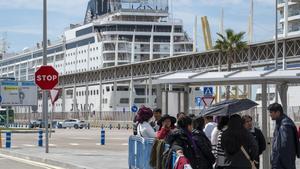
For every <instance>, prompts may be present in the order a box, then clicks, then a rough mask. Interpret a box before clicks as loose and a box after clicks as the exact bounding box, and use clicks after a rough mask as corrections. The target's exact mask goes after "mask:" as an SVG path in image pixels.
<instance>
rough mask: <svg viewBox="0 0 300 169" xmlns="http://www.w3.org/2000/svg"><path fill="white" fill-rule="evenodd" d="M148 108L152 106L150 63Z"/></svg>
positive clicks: (150, 72)
mask: <svg viewBox="0 0 300 169" xmlns="http://www.w3.org/2000/svg"><path fill="white" fill-rule="evenodd" d="M148 97H149V99H148V106H150V107H152V106H153V104H152V103H153V95H152V69H151V62H150V63H149V94H148Z"/></svg>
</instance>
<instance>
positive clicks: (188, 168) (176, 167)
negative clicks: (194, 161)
mask: <svg viewBox="0 0 300 169" xmlns="http://www.w3.org/2000/svg"><path fill="white" fill-rule="evenodd" d="M180 160H183V161H185V163H184V165H183V166H179V165H178V164H179V161H180ZM181 167H182V168H181ZM173 169H193V168H192V166H191V164H189V162H188V160H187V159H186V157H184V156H183V155H179V156H178V157H177V158H176V161H175V164H174V167H173Z"/></svg>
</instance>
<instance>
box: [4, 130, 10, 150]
mask: <svg viewBox="0 0 300 169" xmlns="http://www.w3.org/2000/svg"><path fill="white" fill-rule="evenodd" d="M5 147H6V148H11V132H10V131H9V132H6V144H5Z"/></svg>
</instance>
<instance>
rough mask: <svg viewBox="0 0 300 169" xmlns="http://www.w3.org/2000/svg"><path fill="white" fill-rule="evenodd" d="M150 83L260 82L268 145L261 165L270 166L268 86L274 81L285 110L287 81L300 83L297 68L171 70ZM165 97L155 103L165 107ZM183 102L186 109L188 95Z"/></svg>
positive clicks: (263, 123) (245, 83)
mask: <svg viewBox="0 0 300 169" xmlns="http://www.w3.org/2000/svg"><path fill="white" fill-rule="evenodd" d="M153 84H155V85H156V86H157V88H158V89H160V90H157V91H160V92H161V91H162V90H161V88H162V87H163V86H165V85H182V86H185V88H186V89H188V88H189V87H190V86H205V85H211V86H228V85H261V90H262V91H261V97H262V99H261V100H262V103H261V106H262V111H261V123H260V127H261V129H262V132H263V134H264V136H265V138H266V141H267V148H266V150H265V151H264V153H263V160H262V162H263V168H266V169H267V168H270V151H271V141H270V138H269V137H268V133H270V129H269V127H268V124H269V121H270V119H269V117H268V116H269V114H268V112H267V106H268V105H267V101H268V100H267V99H268V97H267V95H268V91H267V86H268V85H276V86H277V87H276V88H277V91H278V93H279V96H280V97H279V98H280V101H281V103H282V106H283V109H284V112H285V113H286V112H287V91H288V86H289V85H297V84H300V70H299V69H295V70H260V71H242V70H237V71H231V72H208V71H182V72H174V73H171V74H166V75H163V76H160V77H157V78H156V79H155V80H154V81H153ZM161 95H162V92H161V93H157V97H159V96H161ZM185 95H188V90H186V91H185ZM165 98H166V97H162V99H161V100H158V101H157V105H161V107H166V106H168V105H166V103H167V101H166V100H163V99H165ZM185 98H187V100H185V102H184V110H185V112H189V110H188V109H189V106H188V105H189V102H190V101H191V100H189V99H188V97H187V96H186V97H185Z"/></svg>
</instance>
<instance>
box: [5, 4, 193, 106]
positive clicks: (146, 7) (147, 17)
mask: <svg viewBox="0 0 300 169" xmlns="http://www.w3.org/2000/svg"><path fill="white" fill-rule="evenodd" d="M47 43H48V50H47V58H48V65H52V66H54V67H55V68H56V70H57V71H58V72H59V73H60V75H66V74H74V73H80V72H85V71H93V70H97V69H101V68H104V67H109V66H117V65H122V64H128V63H134V62H139V61H147V60H152V59H158V58H163V57H172V56H175V55H179V54H184V53H190V52H192V50H193V46H192V45H193V42H192V40H190V39H189V37H188V36H187V34H186V33H185V31H184V30H183V23H182V21H181V20H179V19H174V18H172V17H170V13H169V4H168V0H90V1H89V3H88V7H87V10H86V15H85V18H84V23H83V24H72V25H70V28H69V29H68V30H66V31H65V32H64V34H63V35H62V37H61V40H59V41H58V42H51V41H50V40H48V42H47ZM41 65H42V43H37V44H36V47H34V48H31V49H29V48H26V49H24V50H23V51H22V52H20V53H19V54H16V55H14V56H12V57H9V58H7V59H3V60H1V61H0V72H1V76H2V77H15V78H16V79H17V80H33V79H34V73H35V71H36V69H37V68H39V67H40V66H41ZM144 88H145V87H144ZM144 88H143V87H140V86H138V87H137V88H136V89H137V90H138V91H136V92H134V93H135V96H134V97H135V101H134V102H135V103H136V104H137V105H140V104H145V103H146V97H145V95H146V92H145V89H144ZM112 91H113V85H106V86H103V91H102V93H103V98H102V103H103V104H102V106H103V108H102V109H100V108H99V106H100V104H99V102H100V96H99V95H100V92H101V91H99V86H89V89H88V91H86V88H85V87H82V88H81V87H76V88H75V89H74V88H70V89H68V88H66V89H65V90H64V92H63V95H65V96H64V97H63V98H65V100H64V101H62V98H61V99H59V100H58V102H57V104H56V107H55V111H57V112H62V111H64V112H70V111H81V109H83V110H87V108H86V107H85V106H84V105H86V102H87V101H86V100H87V99H86V98H87V97H86V96H87V95H89V97H88V104H89V111H99V110H103V111H111V110H117V109H118V108H116V107H113V106H112V105H113V104H112V102H117V104H114V105H116V106H119V109H120V110H124V108H126V110H128V109H129V92H128V86H126V85H120V86H118V89H117V96H114V98H113V97H112V96H111V95H112V93H113V92H112ZM122 92H123V93H122ZM137 95H138V96H137ZM39 99H41V97H40V96H39ZM112 99H114V100H112ZM116 99H117V100H116ZM151 105H154V103H151ZM82 107H85V108H82ZM83 110H82V111H83ZM38 111H41V102H39V107H38Z"/></svg>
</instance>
